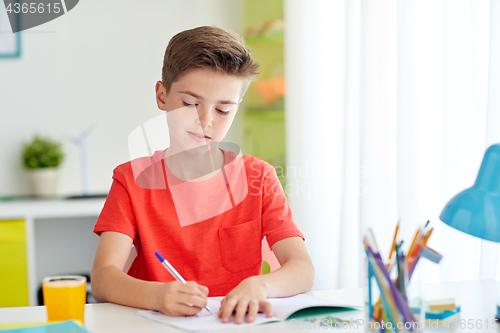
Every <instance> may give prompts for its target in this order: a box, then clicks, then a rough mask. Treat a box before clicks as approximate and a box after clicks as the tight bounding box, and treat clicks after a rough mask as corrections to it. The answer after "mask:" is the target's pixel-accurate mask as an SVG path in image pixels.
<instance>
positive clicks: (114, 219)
mask: <svg viewBox="0 0 500 333" xmlns="http://www.w3.org/2000/svg"><path fill="white" fill-rule="evenodd" d="M124 184H126V181H125V177H124V176H123V174H122V173H121V172H120V171H119V170H118V169H115V170H114V171H113V183H112V184H111V189H110V190H109V194H108V196H107V198H106V202H105V203H104V207H103V209H102V211H101V214H100V215H99V218H98V219H97V222H96V225H95V227H94V233H96V234H97V235H98V236H100V235H101V232H103V231H116V232H120V233H122V234H125V235H127V236H130V237H131V238H132V240H135V237H136V235H137V222H136V220H135V215H134V211H133V208H132V203H131V201H130V196H129V193H128V191H127V189H126V187H125V185H124Z"/></svg>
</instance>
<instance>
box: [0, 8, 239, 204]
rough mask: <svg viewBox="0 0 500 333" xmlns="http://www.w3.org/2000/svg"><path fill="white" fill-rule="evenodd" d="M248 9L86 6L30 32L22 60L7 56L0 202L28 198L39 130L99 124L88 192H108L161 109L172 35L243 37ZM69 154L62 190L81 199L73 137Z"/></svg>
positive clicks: (2, 77) (1, 64)
mask: <svg viewBox="0 0 500 333" xmlns="http://www.w3.org/2000/svg"><path fill="white" fill-rule="evenodd" d="M242 9H243V5H242V1H241V0H237V1H235V0H183V1H173V0H168V1H166V0H154V1H153V0H150V1H144V2H143V1H141V2H139V1H131V0H120V1H119V0H107V1H96V0H85V1H80V2H79V4H78V5H77V6H76V7H75V8H74V9H73V10H71V11H70V12H68V13H67V14H66V15H63V16H62V17H60V18H58V19H56V20H54V21H51V22H49V23H46V24H43V25H42V26H39V27H36V28H33V29H30V30H28V31H25V32H22V36H21V40H22V55H21V58H20V59H3V60H0V196H2V195H15V194H27V193H29V187H28V183H27V181H26V179H25V177H24V173H23V171H22V169H21V167H20V165H21V162H20V152H21V145H22V143H23V142H24V141H27V140H28V139H30V138H31V137H32V136H33V134H34V133H36V132H38V133H41V134H48V135H51V136H53V137H55V138H63V135H64V134H70V135H75V136H76V135H79V134H80V133H81V131H83V130H84V129H85V128H86V127H87V126H89V125H90V124H91V123H92V122H94V121H97V123H98V127H97V129H96V130H95V131H94V132H93V133H92V135H91V138H90V144H89V164H90V165H89V167H90V191H91V193H99V192H107V190H108V189H109V187H110V185H111V175H112V171H113V168H114V167H116V166H117V165H118V164H121V163H123V162H126V161H127V160H128V159H129V157H128V148H127V138H128V135H129V133H130V132H131V131H132V130H133V129H134V128H135V127H137V126H139V125H140V124H141V123H143V122H144V121H146V120H148V119H151V118H152V117H155V116H157V115H158V114H159V112H160V111H159V110H158V109H157V107H156V102H155V94H154V87H155V83H156V81H157V80H159V79H161V69H162V60H163V53H164V52H165V48H166V46H167V44H168V41H169V39H170V38H171V37H172V36H173V35H175V34H176V33H178V32H180V31H182V30H185V29H190V28H194V27H196V26H201V25H216V26H219V27H221V28H225V29H230V30H232V31H235V32H241V31H242V23H241V22H242V17H243V15H242ZM232 133H237V128H236V129H233V131H232ZM231 135H235V134H231V133H230V134H229V137H228V138H226V139H228V140H231V139H232V137H231ZM237 140H238V139H237V138H236V141H237ZM64 150H65V152H66V160H65V162H64V164H63V166H62V168H61V178H60V186H59V192H60V193H61V194H79V193H80V191H81V183H80V159H79V150H78V148H77V147H76V146H75V145H73V144H72V143H69V142H67V141H66V142H65V143H64Z"/></svg>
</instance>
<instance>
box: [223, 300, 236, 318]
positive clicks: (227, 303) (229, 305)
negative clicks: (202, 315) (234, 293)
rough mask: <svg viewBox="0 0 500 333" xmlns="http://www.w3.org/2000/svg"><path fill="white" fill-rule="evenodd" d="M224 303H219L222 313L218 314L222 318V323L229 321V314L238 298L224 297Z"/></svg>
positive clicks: (231, 312)
mask: <svg viewBox="0 0 500 333" xmlns="http://www.w3.org/2000/svg"><path fill="white" fill-rule="evenodd" d="M224 301H225V302H224V304H222V303H221V307H220V308H221V310H222V313H221V314H220V318H221V319H222V322H223V323H229V320H230V319H231V315H232V314H233V311H234V310H235V307H236V304H237V303H238V300H237V299H236V298H227V297H226V298H224Z"/></svg>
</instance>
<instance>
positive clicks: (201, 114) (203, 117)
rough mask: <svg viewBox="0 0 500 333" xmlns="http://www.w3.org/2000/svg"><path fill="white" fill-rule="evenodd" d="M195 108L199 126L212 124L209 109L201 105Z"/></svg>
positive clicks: (203, 126)
mask: <svg viewBox="0 0 500 333" xmlns="http://www.w3.org/2000/svg"><path fill="white" fill-rule="evenodd" d="M197 110H198V119H199V124H200V126H201V128H205V127H210V126H212V116H211V114H210V110H208V109H206V108H202V107H201V106H198V108H197Z"/></svg>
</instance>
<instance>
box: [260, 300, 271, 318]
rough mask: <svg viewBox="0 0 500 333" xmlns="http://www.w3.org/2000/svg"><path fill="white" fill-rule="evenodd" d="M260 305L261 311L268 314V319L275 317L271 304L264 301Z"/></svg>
mask: <svg viewBox="0 0 500 333" xmlns="http://www.w3.org/2000/svg"><path fill="white" fill-rule="evenodd" d="M259 305H260V306H259V311H260V312H264V313H265V314H266V317H268V318H270V317H272V316H273V307H272V306H271V303H269V302H267V301H262V302H260V304H259Z"/></svg>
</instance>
